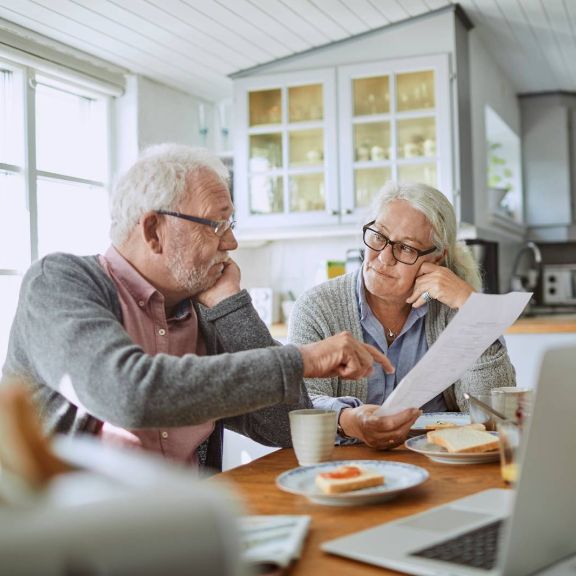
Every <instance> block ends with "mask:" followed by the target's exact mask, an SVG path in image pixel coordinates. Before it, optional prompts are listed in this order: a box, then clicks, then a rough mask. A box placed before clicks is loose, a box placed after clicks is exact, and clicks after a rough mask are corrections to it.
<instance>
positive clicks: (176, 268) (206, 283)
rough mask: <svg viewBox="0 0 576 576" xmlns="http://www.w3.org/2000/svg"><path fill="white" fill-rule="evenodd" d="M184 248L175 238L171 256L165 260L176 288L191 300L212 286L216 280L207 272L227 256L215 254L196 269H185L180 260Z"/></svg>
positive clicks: (182, 243) (178, 239)
mask: <svg viewBox="0 0 576 576" xmlns="http://www.w3.org/2000/svg"><path fill="white" fill-rule="evenodd" d="M184 246H185V243H184V242H181V241H180V238H176V242H175V246H174V250H171V255H170V256H169V257H168V259H167V266H168V270H170V272H171V273H172V275H173V276H174V279H175V280H176V282H177V283H178V287H179V288H182V290H184V291H186V293H187V294H188V296H189V297H190V298H191V297H193V296H196V295H197V294H200V293H201V292H204V291H205V290H208V288H211V287H212V286H214V284H215V283H216V281H217V279H218V278H213V277H211V276H209V275H208V272H209V271H210V269H211V268H212V266H214V265H216V264H220V263H221V262H224V261H226V260H227V259H228V255H227V254H226V253H224V254H217V255H216V256H214V258H212V260H210V262H207V263H206V264H203V265H201V266H198V267H196V268H187V267H186V265H185V264H184V261H183V259H182V254H184V253H185V248H184Z"/></svg>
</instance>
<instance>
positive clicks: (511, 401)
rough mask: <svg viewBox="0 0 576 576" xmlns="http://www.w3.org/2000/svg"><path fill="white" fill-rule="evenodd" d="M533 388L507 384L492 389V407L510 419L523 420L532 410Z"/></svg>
mask: <svg viewBox="0 0 576 576" xmlns="http://www.w3.org/2000/svg"><path fill="white" fill-rule="evenodd" d="M532 395H533V390H530V389H529V388H518V387H516V386H505V387H502V388H493V389H492V408H494V409H495V410H498V412H501V413H502V414H504V416H506V418H508V419H509V420H514V421H518V422H519V423H520V424H521V423H522V421H523V420H524V419H525V418H526V417H527V416H529V415H530V413H531V412H532Z"/></svg>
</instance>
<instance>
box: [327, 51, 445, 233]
mask: <svg viewBox="0 0 576 576" xmlns="http://www.w3.org/2000/svg"><path fill="white" fill-rule="evenodd" d="M449 103H450V92H449V80H448V57H447V56H428V57H421V58H412V59H402V60H392V61H385V62H378V63H369V64H360V65H358V64H354V65H350V66H341V67H339V68H338V104H339V135H340V156H339V161H340V190H341V221H342V222H355V221H356V214H357V211H358V210H359V209H362V208H364V207H366V206H368V205H369V204H370V202H371V201H372V199H373V198H374V196H375V195H376V193H377V192H378V190H379V189H380V188H381V187H382V185H383V184H384V183H385V182H386V181H387V180H410V181H417V182H425V183H426V184H429V185H431V186H434V187H436V188H439V189H440V190H442V191H444V192H447V193H448V194H451V191H452V157H451V149H452V148H451V129H450V126H451V123H450V107H449ZM450 199H451V200H452V198H450Z"/></svg>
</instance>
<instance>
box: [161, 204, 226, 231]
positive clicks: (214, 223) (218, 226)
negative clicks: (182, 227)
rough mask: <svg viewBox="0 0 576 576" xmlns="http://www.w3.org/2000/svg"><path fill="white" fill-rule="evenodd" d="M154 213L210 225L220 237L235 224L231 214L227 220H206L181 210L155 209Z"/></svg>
mask: <svg viewBox="0 0 576 576" xmlns="http://www.w3.org/2000/svg"><path fill="white" fill-rule="evenodd" d="M156 214H164V216H174V217H175V218H182V220H188V221H189V222H196V223H197V224H204V226H210V228H212V230H214V233H215V234H216V236H219V237H222V236H224V234H226V232H227V231H228V230H234V226H236V220H234V218H233V217H232V216H230V218H228V220H208V219H207V218H200V217H199V216H189V215H188V214H182V213H181V212H170V210H156Z"/></svg>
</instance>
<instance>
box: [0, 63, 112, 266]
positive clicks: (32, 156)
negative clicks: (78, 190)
mask: <svg viewBox="0 0 576 576" xmlns="http://www.w3.org/2000/svg"><path fill="white" fill-rule="evenodd" d="M0 68H1V69H3V70H8V71H12V72H14V73H16V74H18V76H19V77H20V78H19V79H20V92H21V95H22V107H21V110H20V113H21V114H22V116H23V117H22V118H21V120H22V126H23V127H24V138H23V141H22V142H23V146H24V150H22V151H21V152H22V155H21V157H22V159H23V162H22V165H14V164H6V163H2V162H0V172H3V173H5V174H14V175H20V176H21V177H22V178H23V183H24V194H25V201H26V208H27V210H28V217H29V234H30V254H29V261H28V262H26V263H25V264H24V266H23V269H16V270H13V269H7V268H0V276H22V275H23V273H24V271H25V269H26V268H27V267H28V266H29V265H30V264H31V263H32V262H34V261H36V260H38V256H39V235H38V197H37V182H38V179H39V178H42V179H46V180H51V181H60V182H69V183H70V182H71V183H76V184H84V185H88V186H95V187H101V188H103V189H104V190H106V189H109V185H110V179H111V174H112V157H113V150H112V113H111V111H112V95H107V94H104V93H103V92H102V91H99V90H90V89H89V88H86V87H85V85H84V83H83V82H82V83H81V81H82V78H83V77H82V76H81V75H79V76H78V80H79V82H78V84H75V83H74V81H73V79H72V78H71V75H72V73H71V72H68V73H67V74H66V76H65V77H64V76H62V77H60V76H59V75H58V74H52V73H47V72H46V71H43V70H37V69H35V68H33V67H31V66H26V65H21V64H15V63H14V62H11V61H10V60H8V59H6V58H2V57H0ZM37 76H40V77H41V78H42V82H41V84H43V85H51V84H50V80H53V81H54V85H53V86H54V88H56V89H60V90H62V89H63V88H64V87H66V88H69V89H70V92H72V93H74V94H77V95H79V96H84V97H89V98H94V99H98V100H100V101H102V102H103V103H104V107H105V118H106V156H107V162H106V173H105V177H104V179H103V180H102V181H100V180H90V179H86V178H80V177H76V176H70V175H68V174H64V173H59V172H48V171H43V170H38V168H37V163H36V86H37V85H38V81H37Z"/></svg>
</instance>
